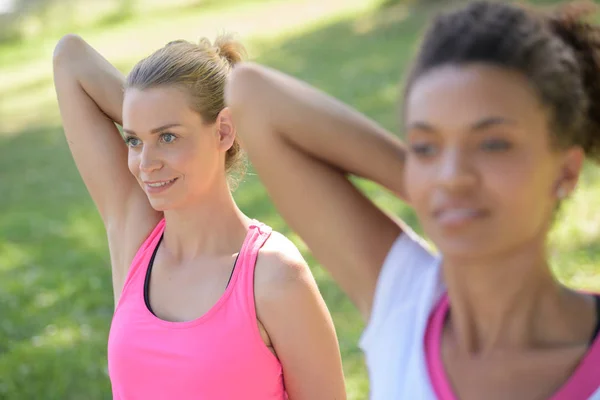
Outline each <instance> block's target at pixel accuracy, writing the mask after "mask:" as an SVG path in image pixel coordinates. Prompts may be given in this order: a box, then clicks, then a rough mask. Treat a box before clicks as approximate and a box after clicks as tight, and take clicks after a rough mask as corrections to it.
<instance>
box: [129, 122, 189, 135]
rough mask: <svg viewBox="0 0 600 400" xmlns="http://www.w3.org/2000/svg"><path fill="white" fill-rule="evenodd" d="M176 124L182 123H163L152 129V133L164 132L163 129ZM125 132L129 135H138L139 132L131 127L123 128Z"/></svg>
mask: <svg viewBox="0 0 600 400" xmlns="http://www.w3.org/2000/svg"><path fill="white" fill-rule="evenodd" d="M176 126H181V124H176V123H172V124H166V125H163V126H159V127H158V128H154V129H152V130H151V131H150V133H152V134H154V133H158V132H162V131H164V130H166V129H169V128H173V127H176ZM123 132H125V133H127V134H128V135H133V136H137V134H136V133H135V132H134V131H132V130H130V129H125V128H123Z"/></svg>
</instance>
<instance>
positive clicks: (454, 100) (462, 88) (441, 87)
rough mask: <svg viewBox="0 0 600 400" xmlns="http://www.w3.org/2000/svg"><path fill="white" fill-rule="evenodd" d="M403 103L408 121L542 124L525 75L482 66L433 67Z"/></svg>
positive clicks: (537, 102)
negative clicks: (491, 119) (498, 119)
mask: <svg viewBox="0 0 600 400" xmlns="http://www.w3.org/2000/svg"><path fill="white" fill-rule="evenodd" d="M405 101H406V103H405V111H406V113H405V123H406V124H407V125H410V124H412V123H415V122H417V121H418V122H427V123H430V124H435V125H441V126H444V127H448V128H453V127H454V128H464V127H465V126H467V125H471V124H473V123H474V122H475V121H478V120H482V119H486V118H505V119H509V120H512V121H515V122H517V123H518V124H520V125H528V124H530V125H536V124H537V125H540V124H542V125H540V126H545V125H546V112H545V110H544V108H543V106H542V104H541V102H540V99H539V97H538V96H537V94H536V92H535V90H534V89H533V88H532V87H531V85H530V84H529V82H528V81H527V79H526V77H525V76H524V75H522V74H520V73H518V72H514V71H511V70H508V69H504V68H499V67H494V66H488V65H483V64H474V65H470V66H444V67H440V68H436V69H433V70H432V71H430V72H427V73H425V74H423V75H421V76H420V77H419V78H417V80H416V81H415V82H414V83H413V86H412V88H411V90H410V91H409V93H408V95H407V98H406V100H405Z"/></svg>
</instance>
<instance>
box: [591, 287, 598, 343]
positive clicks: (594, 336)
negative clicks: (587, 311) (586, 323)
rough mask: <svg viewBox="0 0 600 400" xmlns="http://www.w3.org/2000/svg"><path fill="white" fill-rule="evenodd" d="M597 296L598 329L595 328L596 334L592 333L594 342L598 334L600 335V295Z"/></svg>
mask: <svg viewBox="0 0 600 400" xmlns="http://www.w3.org/2000/svg"><path fill="white" fill-rule="evenodd" d="M595 298H596V320H597V321H598V322H596V329H595V330H594V334H593V335H592V343H593V342H594V341H595V340H596V339H598V335H600V295H597V296H595Z"/></svg>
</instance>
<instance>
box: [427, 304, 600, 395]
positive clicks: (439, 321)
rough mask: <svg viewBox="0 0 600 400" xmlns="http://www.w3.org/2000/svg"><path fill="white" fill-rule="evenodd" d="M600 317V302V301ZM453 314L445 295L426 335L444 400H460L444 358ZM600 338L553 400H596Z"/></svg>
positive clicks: (438, 390) (431, 365)
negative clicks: (445, 337) (445, 331)
mask: <svg viewBox="0 0 600 400" xmlns="http://www.w3.org/2000/svg"><path fill="white" fill-rule="evenodd" d="M597 304H598V308H597V309H598V314H599V317H600V300H598V299H597ZM449 310H450V302H449V300H448V296H447V295H446V294H444V295H443V296H442V298H441V299H440V301H439V302H438V304H437V305H436V307H435V309H434V310H433V313H432V314H431V317H430V319H429V324H428V326H427V331H426V332H425V354H426V359H427V369H428V372H429V377H430V379H431V383H432V385H433V388H434V390H435V393H436V395H437V397H438V399H440V400H456V399H457V398H456V396H455V394H454V391H453V390H452V385H451V383H450V381H449V380H448V377H447V376H446V371H445V370H444V364H443V362H442V357H441V339H442V331H443V329H444V321H445V319H446V316H447V315H448V311H449ZM599 370H600V335H597V336H596V337H595V339H594V340H593V342H592V344H591V346H590V348H589V350H588V352H587V353H586V354H585V356H584V357H583V359H582V360H581V361H580V363H579V365H578V366H577V368H576V369H575V371H574V372H573V375H571V377H570V378H569V380H568V381H567V382H565V383H564V384H563V385H562V387H561V388H560V389H558V391H557V392H556V393H554V394H553V395H552V397H550V400H586V399H590V398H594V399H595V398H596V397H595V396H597V395H598V390H599V388H600V374H599V373H598V371H599Z"/></svg>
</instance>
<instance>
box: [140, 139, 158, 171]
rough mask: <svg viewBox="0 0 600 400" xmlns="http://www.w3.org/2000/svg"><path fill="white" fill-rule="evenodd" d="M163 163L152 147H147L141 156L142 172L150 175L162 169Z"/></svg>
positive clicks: (143, 149)
mask: <svg viewBox="0 0 600 400" xmlns="http://www.w3.org/2000/svg"><path fill="white" fill-rule="evenodd" d="M162 165H163V163H162V161H161V160H160V157H159V155H158V153H157V151H156V150H155V149H153V148H152V146H148V145H145V146H144V147H143V148H142V151H141V154H140V171H141V172H144V173H150V172H154V171H157V170H159V169H161V168H162Z"/></svg>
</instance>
